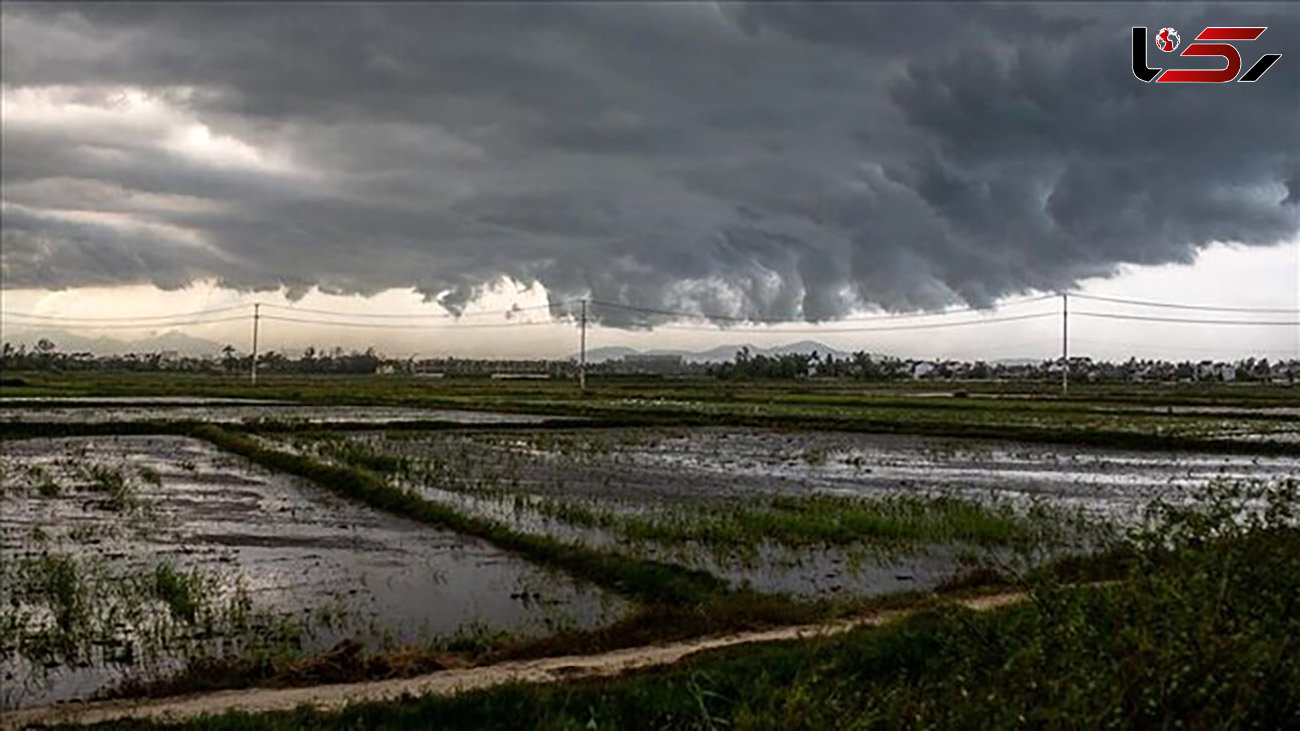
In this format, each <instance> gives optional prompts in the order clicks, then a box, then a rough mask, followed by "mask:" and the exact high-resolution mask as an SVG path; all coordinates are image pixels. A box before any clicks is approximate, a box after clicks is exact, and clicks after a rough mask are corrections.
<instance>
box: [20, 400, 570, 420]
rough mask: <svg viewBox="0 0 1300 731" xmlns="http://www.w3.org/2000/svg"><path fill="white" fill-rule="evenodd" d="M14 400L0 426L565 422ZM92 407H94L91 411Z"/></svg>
mask: <svg viewBox="0 0 1300 731" xmlns="http://www.w3.org/2000/svg"><path fill="white" fill-rule="evenodd" d="M14 400H15V399H0V422H21V423H58V424H104V423H114V422H133V421H137V422H138V421H205V422H211V423H214V424H240V423H255V422H259V421H274V422H301V423H310V424H324V423H351V424H382V423H387V422H403V421H406V422H410V421H441V422H452V423H456V424H539V423H542V422H544V421H549V420H552V419H554V420H566V417H551V416H541V415H537V414H510V413H496V412H490V411H466V410H458V409H421V408H413V407H401V406H312V405H303V404H292V403H279V402H274V401H251V402H250V401H249V400H246V399H202V400H199V401H197V402H196V401H195V400H194V399H177V400H175V401H171V402H168V401H159V400H158V399H155V398H149V399H138V400H134V401H133V400H108V401H105V400H104V399H94V400H86V401H83V402H80V403H77V402H75V401H73V402H72V403H68V404H66V405H65V403H64V402H63V401H51V400H48V399H35V400H33V402H31V403H24V404H20V405H14V406H10V405H8V404H9V402H11V401H14ZM92 404H97V405H96V406H92Z"/></svg>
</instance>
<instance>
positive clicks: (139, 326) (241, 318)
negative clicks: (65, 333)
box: [20, 315, 248, 330]
mask: <svg viewBox="0 0 1300 731" xmlns="http://www.w3.org/2000/svg"><path fill="white" fill-rule="evenodd" d="M222 322H248V317H247V316H245V315H236V316H234V317H219V318H217V319H215V320H182V321H179V322H162V323H117V324H112V323H104V324H95V325H75V324H74V325H68V327H70V328H72V329H74V330H147V329H150V328H164V327H180V326H189V325H216V324H218V323H222ZM20 324H23V325H29V324H31V323H20Z"/></svg>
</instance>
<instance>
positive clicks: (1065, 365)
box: [1061, 292, 1070, 396]
mask: <svg viewBox="0 0 1300 731" xmlns="http://www.w3.org/2000/svg"><path fill="white" fill-rule="evenodd" d="M1069 392H1070V295H1068V294H1066V293H1065V292H1062V293H1061V395H1062V396H1065V395H1066V394H1068V393H1069Z"/></svg>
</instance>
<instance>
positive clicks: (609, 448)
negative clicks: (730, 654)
mask: <svg viewBox="0 0 1300 731" xmlns="http://www.w3.org/2000/svg"><path fill="white" fill-rule="evenodd" d="M353 438H356V439H362V440H367V441H369V442H370V443H372V444H374V445H376V446H377V447H378V448H380V449H381V450H382V451H385V452H390V453H395V454H408V455H413V456H426V457H431V458H433V459H435V460H438V461H439V463H440V464H443V465H445V467H446V470H447V472H448V474H453V475H460V476H462V478H463V480H464V481H466V482H468V483H474V484H480V485H487V486H489V487H494V488H504V489H510V490H523V491H527V492H533V493H539V494H548V493H553V494H563V495H568V496H578V497H591V498H599V499H605V500H622V501H628V500H630V501H634V502H661V501H692V500H734V499H737V498H745V497H752V496H754V495H756V494H758V495H772V494H795V495H798V494H807V493H808V492H809V491H817V492H829V493H836V494H845V495H868V496H869V495H880V494H888V493H916V492H943V493H947V494H951V493H957V494H962V495H967V496H970V497H976V498H978V497H981V496H989V495H996V496H999V497H1010V498H1030V497H1039V498H1043V499H1046V500H1049V501H1053V502H1057V503H1060V504H1066V505H1077V506H1079V507H1082V508H1084V509H1086V510H1089V511H1091V512H1095V513H1100V514H1106V515H1115V516H1124V515H1130V514H1131V513H1132V510H1133V508H1134V507H1136V506H1138V505H1140V504H1145V503H1146V502H1148V501H1149V500H1150V499H1151V498H1153V497H1155V496H1157V495H1163V494H1171V493H1175V492H1177V491H1178V490H1180V489H1183V488H1187V487H1193V486H1200V485H1203V484H1205V483H1206V482H1208V481H1210V480H1213V479H1278V478H1282V477H1286V476H1295V475H1300V456H1277V457H1265V456H1251V455H1231V454H1204V453H1191V452H1142V451H1134V450H1122V449H1105V448H1093V447H1073V446H1065V445H1055V444H1035V443H1027V442H1012V441H1000V440H972V439H953V438H944V437H915V436H901V435H881V434H849V433H832V432H797V433H790V432H779V431H770V430H757V429H752V430H745V429H711V428H701V429H662V430H649V429H641V430H632V429H624V430H601V431H594V430H593V431H587V430H583V431H577V430H574V431H564V432H547V433H545V434H543V433H538V432H533V433H529V432H526V431H510V432H494V433H485V434H465V433H461V434H452V433H447V434H438V435H427V436H423V437H421V438H419V439H391V438H388V437H387V436H386V435H375V434H371V435H364V434H357V435H354V437H353Z"/></svg>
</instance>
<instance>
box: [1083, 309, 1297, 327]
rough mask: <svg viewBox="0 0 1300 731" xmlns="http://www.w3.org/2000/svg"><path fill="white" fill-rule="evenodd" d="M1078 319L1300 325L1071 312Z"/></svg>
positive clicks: (1280, 321) (1285, 322)
mask: <svg viewBox="0 0 1300 731" xmlns="http://www.w3.org/2000/svg"><path fill="white" fill-rule="evenodd" d="M1070 314H1071V315H1076V316H1078V317H1103V318H1106V319H1108V320H1141V321H1144V322H1182V323H1189V324H1196V325H1290V326H1291V327H1295V326H1297V325H1300V320H1286V321H1284V320H1273V321H1270V320H1198V319H1192V318H1187V317H1151V316H1145V315H1118V314H1114V313H1110V312H1071V313H1070Z"/></svg>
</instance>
